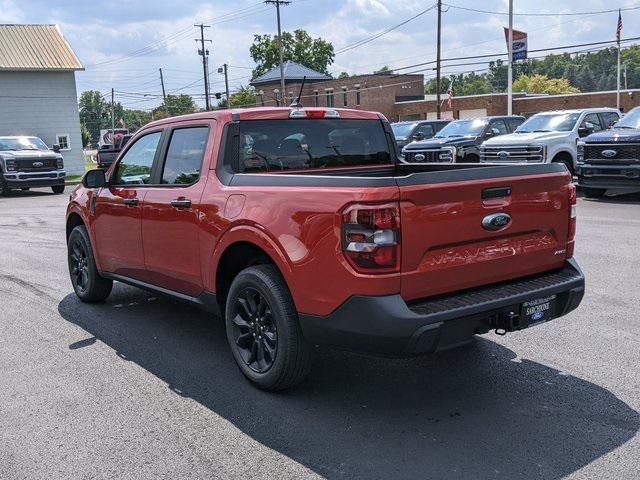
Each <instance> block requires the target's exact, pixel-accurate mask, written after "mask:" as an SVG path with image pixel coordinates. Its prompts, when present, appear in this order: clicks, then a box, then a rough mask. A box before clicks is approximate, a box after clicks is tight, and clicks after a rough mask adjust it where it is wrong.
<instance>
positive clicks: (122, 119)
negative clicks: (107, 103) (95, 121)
mask: <svg viewBox="0 0 640 480" xmlns="http://www.w3.org/2000/svg"><path fill="white" fill-rule="evenodd" d="M118 125H120V126H121V127H122V128H127V125H126V124H125V123H124V118H121V119H120V120H118Z"/></svg>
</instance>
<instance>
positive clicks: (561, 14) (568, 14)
mask: <svg viewBox="0 0 640 480" xmlns="http://www.w3.org/2000/svg"><path fill="white" fill-rule="evenodd" d="M443 5H446V6H447V7H450V8H455V9H456V10H466V11H468V12H474V13H487V14H490V15H509V12H496V11H491V10H482V9H479V8H471V7H463V6H460V5H453V4H450V3H443ZM638 9H640V6H636V7H624V8H613V9H611V10H594V11H589V12H557V13H532V12H529V13H515V12H514V13H513V15H514V16H519V17H580V16H587V15H601V14H604V13H613V12H617V11H618V10H621V11H623V12H624V11H629V10H638Z"/></svg>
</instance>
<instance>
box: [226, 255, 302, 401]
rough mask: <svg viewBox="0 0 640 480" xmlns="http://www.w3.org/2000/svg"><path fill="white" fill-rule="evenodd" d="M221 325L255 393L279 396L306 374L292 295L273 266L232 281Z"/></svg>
mask: <svg viewBox="0 0 640 480" xmlns="http://www.w3.org/2000/svg"><path fill="white" fill-rule="evenodd" d="M225 324H226V331H227V340H228V341H229V346H230V347H231V352H232V353H233V357H234V359H235V361H236V363H237V364H238V367H239V368H240V370H241V371H242V373H243V374H244V375H245V377H247V379H248V380H249V381H250V382H252V383H253V384H254V385H255V386H256V387H258V388H261V389H263V390H271V391H276V390H284V389H286V388H290V387H292V386H294V385H296V384H298V383H300V382H301V381H302V380H304V379H305V377H306V376H307V375H308V374H309V370H310V369H311V345H310V344H309V343H308V342H307V341H306V340H305V339H304V338H303V336H302V331H301V330H300V325H299V323H298V315H297V313H296V308H295V305H294V304H293V299H292V298H291V293H289V289H288V288H287V285H286V283H285V281H284V279H283V278H282V275H281V274H280V272H279V271H278V269H277V268H276V267H275V266H273V265H256V266H253V267H249V268H246V269H244V270H242V271H241V272H240V273H239V274H238V275H237V276H236V278H235V279H234V280H233V282H232V283H231V288H230V289H229V294H228V296H227V304H226V308H225ZM261 352H262V353H261Z"/></svg>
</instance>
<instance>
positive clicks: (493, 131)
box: [484, 128, 500, 138]
mask: <svg viewBox="0 0 640 480" xmlns="http://www.w3.org/2000/svg"><path fill="white" fill-rule="evenodd" d="M498 135H500V130H498V129H497V128H490V129H489V130H487V133H485V135H484V136H485V137H486V138H491V137H497V136H498Z"/></svg>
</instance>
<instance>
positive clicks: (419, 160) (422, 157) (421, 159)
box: [413, 153, 425, 162]
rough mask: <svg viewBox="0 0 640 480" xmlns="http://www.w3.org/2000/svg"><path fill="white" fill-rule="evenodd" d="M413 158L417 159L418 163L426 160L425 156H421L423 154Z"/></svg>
mask: <svg viewBox="0 0 640 480" xmlns="http://www.w3.org/2000/svg"><path fill="white" fill-rule="evenodd" d="M413 158H415V159H416V161H418V162H422V161H423V160H424V159H425V156H424V155H423V154H421V153H418V154H416V156H415V157H413Z"/></svg>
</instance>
